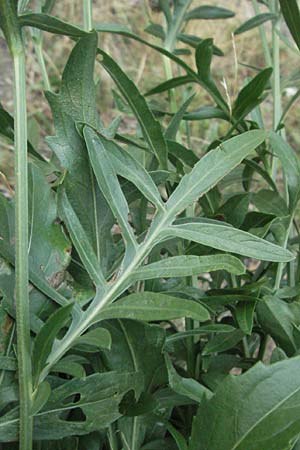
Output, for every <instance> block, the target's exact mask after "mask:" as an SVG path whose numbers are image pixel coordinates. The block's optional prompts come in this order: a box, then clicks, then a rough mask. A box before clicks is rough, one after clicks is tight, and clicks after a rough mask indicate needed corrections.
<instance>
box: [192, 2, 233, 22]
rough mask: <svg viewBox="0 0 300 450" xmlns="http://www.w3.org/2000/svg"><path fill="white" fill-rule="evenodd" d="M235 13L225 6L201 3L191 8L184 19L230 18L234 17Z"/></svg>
mask: <svg viewBox="0 0 300 450" xmlns="http://www.w3.org/2000/svg"><path fill="white" fill-rule="evenodd" d="M234 16H235V13H234V12H233V11H230V10H229V9H226V8H220V7H218V6H210V5H203V6H199V7H198V8H195V9H192V10H191V11H189V12H188V13H187V14H186V15H185V20H195V19H202V20H203V19H204V20H216V19H230V18H231V17H234Z"/></svg>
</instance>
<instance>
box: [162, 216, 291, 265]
mask: <svg viewBox="0 0 300 450" xmlns="http://www.w3.org/2000/svg"><path fill="white" fill-rule="evenodd" d="M164 236H165V237H173V238H174V237H175V236H177V237H179V238H182V239H187V240H190V241H193V242H198V243H199V244H202V245H206V246H208V247H212V248H216V249H218V250H222V251H225V252H232V253H237V254H238V255H244V256H248V257H250V258H255V259H261V260H263V261H275V262H288V261H291V260H292V259H294V256H293V254H292V253H291V252H289V251H288V250H285V249H284V248H282V247H279V246H278V245H275V244H272V243H271V242H268V241H265V240H264V239H261V238H258V237H256V236H255V235H253V234H250V233H247V232H246V231H242V230H238V229H237V228H233V227H230V226H228V225H223V224H221V223H220V225H219V224H218V225H216V224H212V223H188V224H185V225H173V226H171V227H169V229H168V230H165V232H164Z"/></svg>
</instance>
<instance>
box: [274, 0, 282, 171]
mask: <svg viewBox="0 0 300 450" xmlns="http://www.w3.org/2000/svg"><path fill="white" fill-rule="evenodd" d="M273 8H274V11H273V12H274V13H278V5H277V3H276V2H275V3H274V7H273ZM278 27H279V21H278V20H277V21H276V22H275V23H273V24H272V48H273V102H274V108H273V130H275V131H276V130H277V127H278V124H279V122H280V118H281V114H282V111H281V88H280V45H279V36H278V33H277V31H278ZM276 175H277V158H274V157H273V159H272V177H273V179H274V180H276Z"/></svg>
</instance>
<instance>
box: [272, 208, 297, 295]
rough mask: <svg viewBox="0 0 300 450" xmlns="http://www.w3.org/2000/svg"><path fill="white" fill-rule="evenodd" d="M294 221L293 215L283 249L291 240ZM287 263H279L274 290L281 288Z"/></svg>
mask: <svg viewBox="0 0 300 450" xmlns="http://www.w3.org/2000/svg"><path fill="white" fill-rule="evenodd" d="M293 219H294V214H291V218H290V223H289V226H288V228H287V230H286V235H285V240H284V243H283V248H286V247H287V243H288V239H289V235H290V232H291V229H292V226H293ZM284 266H285V263H279V264H278V267H277V272H276V278H275V285H274V289H275V290H277V289H279V288H280V283H281V278H282V274H283V269H284Z"/></svg>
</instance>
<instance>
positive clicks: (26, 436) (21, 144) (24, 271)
mask: <svg viewBox="0 0 300 450" xmlns="http://www.w3.org/2000/svg"><path fill="white" fill-rule="evenodd" d="M0 26H1V28H2V30H3V33H4V36H5V38H6V41H7V44H8V47H9V50H10V53H11V55H12V59H13V68H14V108H15V111H14V127H15V142H14V146H15V186H16V190H15V305H16V329H17V356H18V379H19V405H20V406H19V419H20V420H19V448H20V450H31V449H32V424H33V420H32V415H31V401H32V371H31V351H30V350H31V349H30V320H29V317H30V315H29V293H28V182H27V178H28V177H27V114H26V69H25V51H24V44H23V39H22V33H21V29H20V26H19V22H18V16H17V3H16V2H12V1H11V0H0Z"/></svg>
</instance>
